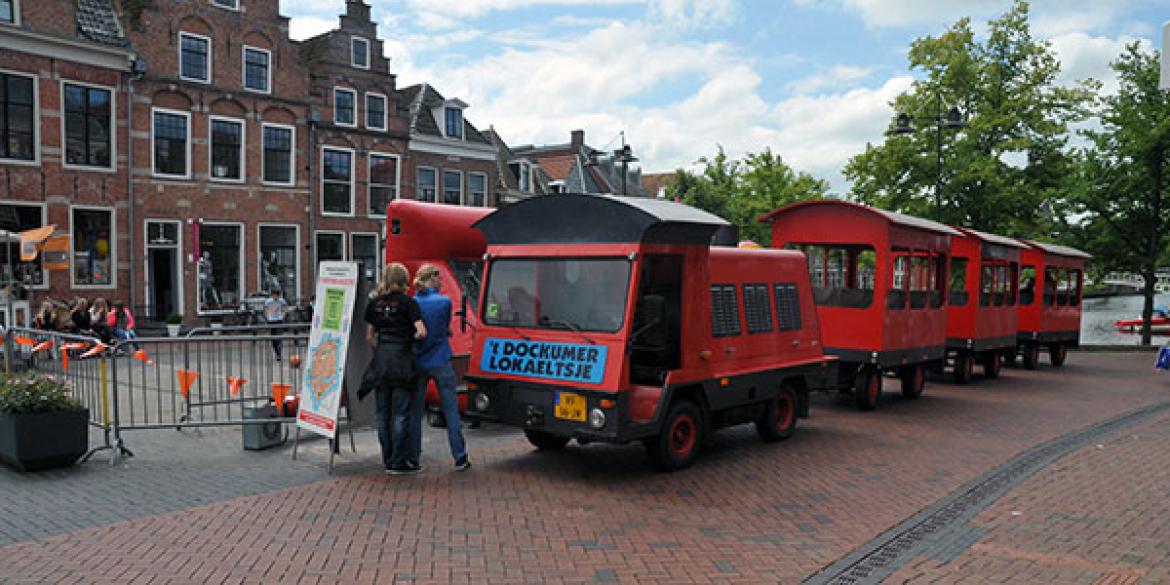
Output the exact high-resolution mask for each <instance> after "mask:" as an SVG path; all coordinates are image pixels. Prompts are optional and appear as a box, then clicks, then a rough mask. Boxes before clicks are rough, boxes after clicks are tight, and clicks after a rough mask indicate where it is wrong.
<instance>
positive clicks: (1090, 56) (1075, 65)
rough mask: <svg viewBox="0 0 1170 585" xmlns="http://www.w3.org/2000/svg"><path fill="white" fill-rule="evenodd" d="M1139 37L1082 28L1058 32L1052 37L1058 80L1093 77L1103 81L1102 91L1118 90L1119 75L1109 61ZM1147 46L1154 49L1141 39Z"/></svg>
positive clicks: (1066, 82)
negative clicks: (1091, 32)
mask: <svg viewBox="0 0 1170 585" xmlns="http://www.w3.org/2000/svg"><path fill="white" fill-rule="evenodd" d="M1135 40H1137V39H1135V38H1133V37H1127V36H1123V37H1119V38H1108V37H1095V36H1090V35H1088V34H1085V33H1083V32H1073V33H1067V34H1063V35H1058V36H1055V37H1053V38H1052V39H1050V42H1051V43H1052V49H1053V51H1055V52H1056V55H1057V58H1059V59H1060V62H1061V71H1060V77H1059V78H1058V79H1057V83H1059V84H1061V85H1072V84H1074V83H1076V82H1077V81H1080V80H1083V79H1086V78H1090V77H1091V78H1093V79H1096V80H1098V81H1101V82H1102V83H1103V87H1102V88H1101V93H1102V94H1113V93H1116V92H1117V75H1116V73H1114V71H1113V70H1112V69H1111V68H1110V67H1109V63H1110V62H1112V61H1115V60H1117V58H1118V57H1120V56H1121V53H1122V51H1123V50H1124V49H1125V46H1126V45H1128V44H1129V43H1132V42H1133V41H1135ZM1142 43H1143V44H1144V45H1145V49H1147V50H1149V49H1152V47H1151V46H1150V42H1149V41H1147V40H1145V39H1142Z"/></svg>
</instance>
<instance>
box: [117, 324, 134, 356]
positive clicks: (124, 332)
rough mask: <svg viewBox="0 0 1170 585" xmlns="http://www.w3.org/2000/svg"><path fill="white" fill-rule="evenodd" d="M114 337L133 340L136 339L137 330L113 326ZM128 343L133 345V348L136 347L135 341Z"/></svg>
mask: <svg viewBox="0 0 1170 585" xmlns="http://www.w3.org/2000/svg"><path fill="white" fill-rule="evenodd" d="M114 337H116V338H118V340H119V341H133V340H135V339H138V332H137V331H135V330H133V329H126V328H124V327H114ZM128 345H130V346H131V347H133V348H134V349H135V350H137V349H138V344H137V343H130V344H128Z"/></svg>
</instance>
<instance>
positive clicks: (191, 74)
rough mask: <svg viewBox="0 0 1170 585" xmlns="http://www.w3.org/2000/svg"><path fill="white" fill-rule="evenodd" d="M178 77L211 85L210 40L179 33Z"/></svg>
mask: <svg viewBox="0 0 1170 585" xmlns="http://www.w3.org/2000/svg"><path fill="white" fill-rule="evenodd" d="M179 77H180V78H182V79H186V80H188V81H199V82H202V83H211V39H210V38H208V37H205V36H203V35H197V34H193V33H188V32H181V33H179Z"/></svg>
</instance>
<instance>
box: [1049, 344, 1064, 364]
mask: <svg viewBox="0 0 1170 585" xmlns="http://www.w3.org/2000/svg"><path fill="white" fill-rule="evenodd" d="M1067 357H1068V346H1067V345H1065V344H1063V343H1053V344H1052V345H1050V346H1048V361H1050V362H1052V365H1053V366H1055V367H1058V368H1059V367H1060V366H1063V365H1064V360H1065V358H1067Z"/></svg>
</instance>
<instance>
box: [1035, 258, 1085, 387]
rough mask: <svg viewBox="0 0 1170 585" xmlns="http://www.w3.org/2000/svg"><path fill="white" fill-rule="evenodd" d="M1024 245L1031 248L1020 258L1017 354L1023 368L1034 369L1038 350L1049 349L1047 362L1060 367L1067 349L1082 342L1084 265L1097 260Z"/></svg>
mask: <svg viewBox="0 0 1170 585" xmlns="http://www.w3.org/2000/svg"><path fill="white" fill-rule="evenodd" d="M1020 241H1021V242H1023V243H1025V244H1027V246H1028V247H1027V248H1026V249H1025V250H1024V251H1023V253H1022V254H1021V257H1020V258H1021V260H1020V261H1021V263H1022V268H1021V270H1020V305H1019V306H1020V319H1019V333H1018V341H1019V354H1020V356H1021V357H1022V358H1023V364H1024V367H1025V368H1028V369H1032V368H1035V367H1036V364H1037V362H1038V361H1039V359H1040V347H1041V346H1047V347H1048V358H1049V360H1050V361H1051V362H1052V365H1054V366H1057V367H1059V366H1062V365H1064V360H1065V357H1066V356H1067V354H1068V348H1070V347H1077V346H1078V345H1079V344H1080V341H1081V299H1082V290H1083V288H1084V281H1085V262H1087V261H1088V260H1090V259H1092V258H1093V257H1092V256H1090V255H1089V254H1086V253H1084V252H1082V251H1080V250H1077V249H1076V248H1070V247H1068V246H1060V245H1057V244H1046V243H1041V242H1032V241H1028V240H1020ZM1041 279H1042V280H1041ZM1037 286H1040V287H1041V288H1040V292H1039V294H1037V292H1036V289H1037Z"/></svg>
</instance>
